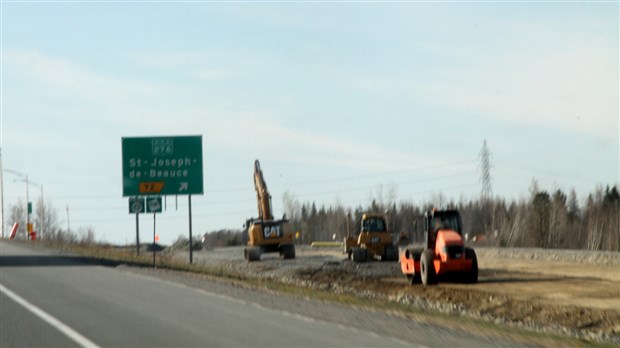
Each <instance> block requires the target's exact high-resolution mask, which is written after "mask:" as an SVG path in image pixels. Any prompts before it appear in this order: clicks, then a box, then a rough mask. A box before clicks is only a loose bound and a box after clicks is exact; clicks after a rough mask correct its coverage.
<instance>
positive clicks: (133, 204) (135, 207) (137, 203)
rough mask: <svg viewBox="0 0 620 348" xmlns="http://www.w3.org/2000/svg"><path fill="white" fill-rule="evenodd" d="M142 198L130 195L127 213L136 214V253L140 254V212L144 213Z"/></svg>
mask: <svg viewBox="0 0 620 348" xmlns="http://www.w3.org/2000/svg"><path fill="white" fill-rule="evenodd" d="M144 212H145V209H144V198H141V197H131V198H129V213H130V214H134V213H135V214H136V255H138V256H139V255H140V219H139V215H140V213H144Z"/></svg>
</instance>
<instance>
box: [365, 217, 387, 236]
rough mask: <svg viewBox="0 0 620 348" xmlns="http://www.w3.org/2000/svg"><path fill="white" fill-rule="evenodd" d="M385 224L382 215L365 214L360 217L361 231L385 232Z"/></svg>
mask: <svg viewBox="0 0 620 348" xmlns="http://www.w3.org/2000/svg"><path fill="white" fill-rule="evenodd" d="M385 231H387V226H386V223H385V218H383V216H373V215H366V214H364V216H363V217H362V232H385Z"/></svg>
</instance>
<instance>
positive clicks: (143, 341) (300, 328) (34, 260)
mask: <svg viewBox="0 0 620 348" xmlns="http://www.w3.org/2000/svg"><path fill="white" fill-rule="evenodd" d="M0 284H1V287H0V290H1V291H0V292H1V294H0V301H1V302H0V329H1V332H2V333H1V334H0V346H2V347H43V346H47V347H74V346H100V347H231V346H232V347H246V346H269V347H274V346H275V347H327V346H340V347H342V346H356V347H362V346H375V347H387V346H393V347H397V346H411V345H410V344H409V343H406V342H403V341H401V340H398V339H394V338H390V337H382V336H380V335H377V334H374V333H369V332H363V331H359V330H357V329H355V328H350V327H346V326H343V325H332V324H330V323H328V322H323V321H317V320H313V319H310V318H307V317H304V316H300V315H296V314H293V313H290V312H287V311H282V310H273V309H269V308H265V307H262V306H259V305H255V304H252V303H248V302H246V301H242V300H237V299H234V298H232V297H228V296H224V295H219V294H214V293H210V292H206V291H200V290H196V289H193V288H190V287H186V286H182V285H177V284H174V283H171V282H166V281H161V280H158V279H155V278H150V277H144V276H139V275H136V274H132V273H127V272H122V271H119V270H116V269H114V268H110V267H104V266H100V265H96V264H93V263H92V262H84V261H83V260H82V259H80V258H72V257H63V256H59V255H53V254H46V253H44V252H42V251H34V250H30V249H27V248H23V247H22V246H19V245H14V244H13V243H9V242H6V241H0ZM16 301H19V303H18V302H16ZM33 311H34V312H36V313H37V314H35V313H33Z"/></svg>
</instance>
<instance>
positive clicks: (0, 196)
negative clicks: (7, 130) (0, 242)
mask: <svg viewBox="0 0 620 348" xmlns="http://www.w3.org/2000/svg"><path fill="white" fill-rule="evenodd" d="M3 177H4V175H3V170H2V149H0V238H2V239H4V181H3Z"/></svg>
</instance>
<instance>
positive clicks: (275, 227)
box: [243, 160, 295, 262]
mask: <svg viewBox="0 0 620 348" xmlns="http://www.w3.org/2000/svg"><path fill="white" fill-rule="evenodd" d="M254 187H255V188H256V199H257V201H258V218H256V219H255V218H250V219H247V220H246V222H245V225H244V234H245V236H246V237H247V246H246V248H245V249H244V251H243V254H244V257H245V259H246V260H247V261H248V262H251V261H258V260H260V256H261V254H262V253H275V252H279V253H280V257H281V258H283V259H294V258H295V244H294V240H293V228H292V226H291V225H290V224H289V222H288V220H286V217H285V216H284V217H282V219H281V220H274V219H273V215H272V212H271V195H270V194H269V191H268V190H267V184H266V183H265V179H264V178H263V171H262V170H261V169H260V163H259V162H258V160H256V161H254Z"/></svg>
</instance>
